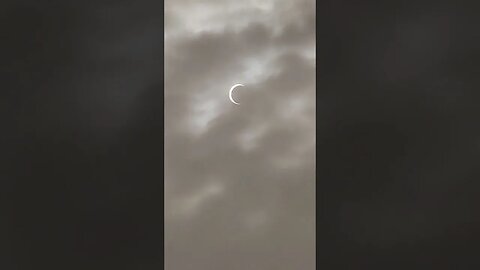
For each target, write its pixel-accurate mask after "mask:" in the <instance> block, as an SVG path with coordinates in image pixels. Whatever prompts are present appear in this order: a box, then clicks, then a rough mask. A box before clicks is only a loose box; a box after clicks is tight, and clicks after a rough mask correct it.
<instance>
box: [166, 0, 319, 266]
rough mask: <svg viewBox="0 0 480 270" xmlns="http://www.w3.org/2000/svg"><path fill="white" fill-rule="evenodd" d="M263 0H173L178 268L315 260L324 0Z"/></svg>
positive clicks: (171, 242)
mask: <svg viewBox="0 0 480 270" xmlns="http://www.w3.org/2000/svg"><path fill="white" fill-rule="evenodd" d="M252 3H253V2H252ZM252 3H249V4H245V3H243V2H242V3H238V4H235V3H234V2H231V3H230V2H215V1H211V2H205V3H202V5H195V4H193V3H190V4H191V6H187V5H188V3H187V1H179V2H174V1H170V3H168V4H166V6H167V13H168V14H169V15H168V16H167V18H170V19H171V20H172V21H171V23H172V24H171V28H170V29H168V30H167V32H168V37H167V40H166V53H165V57H166V71H165V97H166V99H165V101H166V108H165V119H166V124H165V125H166V126H165V131H166V135H165V159H166V161H165V162H166V163H165V166H166V174H167V175H168V177H167V179H166V181H167V183H166V186H167V187H168V188H167V189H166V193H165V194H166V201H165V207H166V213H167V217H168V218H166V226H167V227H166V263H167V264H166V265H167V268H169V269H170V268H171V269H189V267H190V266H193V265H195V269H212V270H213V269H226V268H228V269H243V268H245V267H249V265H256V267H260V268H275V269H293V268H295V269H313V267H314V241H315V240H314V222H313V220H314V208H315V206H314V184H313V183H314V180H315V177H314V174H315V173H314V145H315V138H314V136H315V131H314V130H315V114H314V111H315V100H314V97H315V65H314V58H312V55H314V41H315V36H314V31H315V25H314V20H313V19H314V9H311V7H312V5H314V2H313V1H295V2H293V1H275V2H273V1H264V2H262V3H260V2H259V3H258V4H257V5H251V4H252ZM184 7H186V9H185V10H184V9H183V8H184ZM187 10H190V11H189V12H192V11H195V10H196V12H198V14H197V13H195V12H194V13H193V14H192V13H188V12H187ZM287 10H288V11H289V12H287ZM169 12H170V13H169ZM186 14H190V15H191V16H189V18H188V19H185V20H182V19H181V18H185V15H186ZM227 19H228V20H227ZM238 82H239V83H243V84H244V85H245V87H242V88H241V89H239V90H238V91H237V92H236V98H237V99H238V100H239V101H240V105H238V106H236V105H233V104H231V103H230V102H229V101H228V96H227V94H228V92H226V91H228V89H229V88H230V86H231V85H233V84H235V83H238ZM212 179H215V183H217V184H216V185H219V186H221V187H222V188H221V189H218V192H217V193H215V194H216V195H215V198H216V199H214V200H211V201H210V202H209V203H205V204H204V206H203V207H198V208H189V209H191V211H190V212H188V211H187V212H185V211H183V212H182V213H183V214H181V213H180V212H178V210H176V209H179V207H180V208H182V205H186V204H188V205H190V204H189V202H192V201H198V202H199V200H197V199H198V198H199V197H198V196H200V195H199V194H203V193H202V190H204V189H205V188H206V187H208V186H209V185H210V184H209V183H212V182H211V181H212ZM196 198H197V199H196ZM202 198H203V197H202ZM205 202H206V201H205ZM196 205H197V204H196ZM198 205H199V204H198ZM186 253H188V254H190V255H189V257H188V258H185V256H184V254H186ZM285 253H291V254H294V255H292V256H294V257H295V260H291V259H288V260H287V257H285V256H284V254H285ZM230 254H237V255H234V256H232V255H230ZM240 254H244V255H240ZM258 254H262V255H258ZM200 258H201V259H200ZM289 258H292V257H291V256H289ZM189 265H190V266H189Z"/></svg>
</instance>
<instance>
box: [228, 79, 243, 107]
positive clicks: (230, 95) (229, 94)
mask: <svg viewBox="0 0 480 270" xmlns="http://www.w3.org/2000/svg"><path fill="white" fill-rule="evenodd" d="M238 86H243V84H241V83H237V84H235V85H234V86H232V88H230V92H228V97H229V98H230V101H231V102H233V103H235V104H237V105H238V104H240V103H238V102H236V101H235V100H234V99H233V97H232V93H233V90H235V88H237V87H238Z"/></svg>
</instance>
